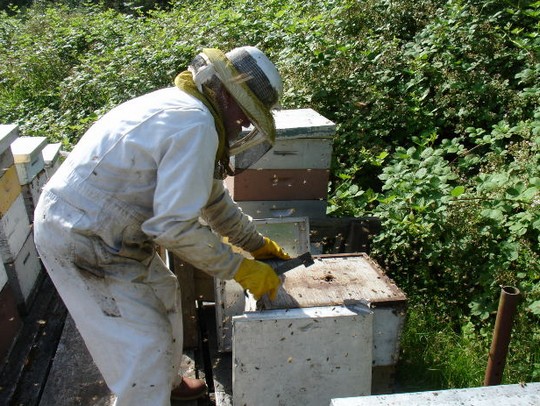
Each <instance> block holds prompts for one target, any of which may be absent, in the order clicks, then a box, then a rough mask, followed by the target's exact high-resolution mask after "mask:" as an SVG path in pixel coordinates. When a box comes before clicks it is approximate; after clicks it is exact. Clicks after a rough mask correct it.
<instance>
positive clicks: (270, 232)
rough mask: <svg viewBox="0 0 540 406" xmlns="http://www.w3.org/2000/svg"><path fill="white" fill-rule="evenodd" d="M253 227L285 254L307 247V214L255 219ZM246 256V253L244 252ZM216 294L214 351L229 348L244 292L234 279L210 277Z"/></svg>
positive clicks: (298, 252) (242, 303) (241, 306)
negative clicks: (234, 321) (279, 246)
mask: <svg viewBox="0 0 540 406" xmlns="http://www.w3.org/2000/svg"><path fill="white" fill-rule="evenodd" d="M254 222H255V225H256V227H257V230H258V231H259V232H260V233H262V234H263V235H265V236H267V237H269V238H271V239H272V240H274V241H276V242H278V243H279V244H280V245H281V247H282V248H283V249H284V250H285V251H286V252H288V253H289V255H292V256H297V255H300V254H303V253H305V252H308V251H309V220H308V218H307V217H294V218H287V219H272V218H270V219H256V220H254ZM243 254H244V255H245V256H247V257H250V255H249V254H248V253H246V252H243ZM214 288H215V297H216V330H217V344H218V351H220V352H228V351H231V350H232V317H233V316H236V315H239V314H242V313H243V312H244V308H245V296H244V290H243V289H242V287H241V286H240V285H239V284H238V283H237V282H235V281H234V280H229V281H227V280H221V279H217V278H215V279H214Z"/></svg>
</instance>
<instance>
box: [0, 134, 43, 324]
mask: <svg viewBox="0 0 540 406" xmlns="http://www.w3.org/2000/svg"><path fill="white" fill-rule="evenodd" d="M8 127H9V126H8ZM11 128H13V127H11ZM13 138H14V139H13V140H10V141H12V142H11V149H10V148H6V150H5V151H4V154H7V158H4V159H5V160H7V161H11V162H13V163H12V164H11V165H9V167H8V168H7V170H6V171H5V174H4V176H3V178H6V179H5V180H4V182H3V195H2V198H3V206H4V207H6V208H7V210H5V213H4V212H3V214H2V215H3V217H2V221H1V223H2V225H1V226H0V241H1V247H0V248H1V255H2V262H3V265H4V268H5V269H6V273H7V276H8V282H9V285H10V287H11V289H12V290H13V294H14V295H15V299H16V302H17V307H18V309H19V312H20V313H21V314H23V315H24V314H25V313H26V312H27V311H28V308H29V307H30V305H31V304H32V300H33V298H34V295H35V293H36V286H38V281H39V279H40V276H41V275H42V273H41V262H40V261H39V257H38V254H37V251H36V247H35V245H34V238H33V232H32V226H31V221H30V218H31V217H30V216H29V214H30V211H29V210H30V209H29V207H28V206H29V205H30V204H32V205H33V204H34V203H33V202H34V200H33V199H35V198H36V197H35V196H39V194H38V191H39V190H40V188H38V187H37V186H35V183H34V182H35V181H34V179H35V178H36V175H37V174H38V173H39V172H40V171H41V169H43V158H42V157H41V149H42V148H43V146H44V145H45V142H46V141H45V140H44V139H37V141H32V142H29V143H28V141H26V140H24V139H23V141H22V143H21V142H20V138H18V137H13ZM23 138H29V137H23ZM27 143H28V144H27ZM21 145H24V146H26V145H30V147H29V149H30V153H22V152H21V151H20V149H21ZM36 145H37V146H36ZM34 150H35V151H34ZM40 167H41V169H39V168H40ZM42 182H44V181H42ZM33 188H34V189H35V190H33ZM31 216H32V217H33V211H32V213H31Z"/></svg>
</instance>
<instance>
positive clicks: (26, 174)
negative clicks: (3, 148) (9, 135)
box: [11, 137, 47, 185]
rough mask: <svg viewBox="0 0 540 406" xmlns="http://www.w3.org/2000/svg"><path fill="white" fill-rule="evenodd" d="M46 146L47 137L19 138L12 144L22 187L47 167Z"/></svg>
mask: <svg viewBox="0 0 540 406" xmlns="http://www.w3.org/2000/svg"><path fill="white" fill-rule="evenodd" d="M46 144H47V138H46V137H19V138H17V139H16V140H15V141H14V142H13V143H12V144H11V152H12V153H13V158H14V160H15V166H16V167H17V174H18V176H19V182H20V184H21V185H26V184H27V183H30V182H31V181H32V179H34V177H35V176H36V175H37V174H38V173H39V172H40V171H42V170H43V168H44V167H45V161H44V160H43V154H42V150H43V148H44V147H45V145H46Z"/></svg>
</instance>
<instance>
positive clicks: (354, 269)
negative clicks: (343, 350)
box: [233, 254, 406, 404]
mask: <svg viewBox="0 0 540 406" xmlns="http://www.w3.org/2000/svg"><path fill="white" fill-rule="evenodd" d="M359 304H365V305H366V306H368V308H369V309H370V310H371V311H372V312H373V318H372V321H371V323H372V324H370V326H369V329H370V334H371V336H370V337H369V339H366V340H365V341H363V342H362V343H361V345H360V346H361V348H363V349H364V350H366V351H368V350H369V353H370V354H371V356H372V358H370V360H369V370H370V372H371V374H370V378H371V377H372V374H373V370H374V369H375V368H378V367H382V366H391V365H395V364H396V363H397V360H398V355H399V340H400V334H401V330H402V327H403V323H404V320H405V308H406V296H405V294H404V293H403V292H402V291H401V290H400V289H399V288H398V287H397V286H396V285H395V284H394V283H393V281H392V280H391V279H389V278H388V277H387V276H386V275H385V274H384V272H383V271H382V270H381V268H380V267H379V266H378V265H377V264H376V263H375V262H374V261H373V260H372V259H370V258H369V256H367V255H365V254H354V255H353V254H351V255H338V256H319V257H316V260H315V264H314V265H312V266H311V267H308V268H305V267H298V268H295V269H294V270H292V271H289V272H287V273H286V274H285V276H284V280H283V286H282V288H281V289H280V291H279V292H278V296H277V298H276V300H275V301H274V302H270V301H269V300H268V299H267V298H263V299H262V300H260V301H259V302H258V303H257V302H255V301H253V300H250V301H248V302H247V303H246V313H245V314H244V315H242V316H236V317H234V318H233V362H234V365H233V397H234V398H235V399H237V398H236V396H237V394H236V393H235V390H236V389H237V388H240V391H241V392H244V391H246V390H248V389H247V387H246V385H245V380H246V379H248V380H249V378H247V377H244V375H243V374H242V372H243V371H242V370H241V369H240V368H239V367H238V365H239V363H240V364H244V365H247V364H248V362H247V361H245V360H247V359H250V357H252V356H253V355H249V354H247V353H246V351H251V352H252V351H253V348H252V347H253V346H252V345H250V343H252V342H258V341H260V340H261V339H262V340H264V343H265V345H267V346H268V349H267V351H266V352H264V351H263V350H262V349H259V350H258V351H259V353H258V355H257V356H260V357H261V358H263V359H264V358H269V359H271V358H272V356H275V354H277V353H276V351H285V352H287V350H286V349H285V350H283V349H282V348H276V346H275V343H279V345H280V346H281V345H282V344H283V343H282V339H283V336H282V335H281V333H282V332H281V331H280V330H279V329H278V330H275V329H272V328H271V325H272V323H281V320H282V319H289V317H290V316H289V315H290V313H291V311H293V310H294V311H295V314H298V315H299V317H298V321H295V324H293V325H296V326H297V327H298V329H299V330H300V331H302V326H308V325H313V323H314V322H315V323H316V321H315V320H312V316H311V315H310V312H311V310H309V311H308V309H314V308H316V309H327V311H328V313H329V314H331V313H332V311H334V310H335V309H338V308H339V309H342V308H348V307H350V306H358V305H359ZM267 313H268V314H267ZM302 314H304V315H305V317H302ZM335 323H336V324H335V325H336V329H335V331H333V332H334V333H335V332H337V333H338V334H339V335H342V334H343V335H345V336H348V337H353V335H351V334H352V333H351V331H350V330H349V327H348V324H347V323H343V324H339V327H337V321H336V322H335ZM265 324H269V325H270V327H265V326H264V325H265ZM331 325H332V324H330V326H331ZM244 326H245V327H244ZM239 328H241V331H242V334H240V330H239ZM365 328H367V327H365ZM309 330H310V331H309V334H305V335H304V336H303V341H302V343H303V345H304V346H305V347H306V348H310V349H311V351H312V352H313V354H319V353H327V352H328V348H327V346H328V345H330V346H333V344H332V343H328V342H325V340H321V339H320V338H319V334H320V336H321V337H326V335H327V334H331V333H328V332H325V331H321V330H313V329H309ZM250 331H251V333H250ZM261 334H263V335H262V336H261ZM295 334H296V333H295ZM351 339H352V338H351ZM362 339H364V338H362ZM356 344H358V343H355V344H354V345H356ZM340 345H344V346H345V347H347V345H346V344H343V343H342V344H340ZM368 347H369V348H368ZM347 348H353V344H352V343H351V344H350V345H349V346H348V347H347ZM343 362H344V364H342V365H341V368H344V369H345V370H351V371H353V372H351V373H354V371H355V370H354V368H355V366H354V365H349V364H348V362H347V359H345V360H344V361H343ZM358 367H363V366H360V365H358ZM281 373H282V374H283V376H285V377H287V378H286V379H287V380H291V381H293V380H294V379H296V378H295V377H294V376H291V375H289V370H288V368H287V365H286V364H284V365H283V366H282V369H281ZM260 379H261V380H262V381H264V379H263V378H262V377H261V378H260ZM314 379H315V378H314ZM366 379H367V378H366ZM312 384H313V387H316V386H317V385H316V382H312ZM370 384H372V382H371V380H370ZM254 390H255V389H254ZM340 396H341V397H345V396H355V395H351V394H349V395H345V396H343V395H340ZM334 397H339V396H334ZM239 400H240V399H239ZM235 404H236V403H235ZM240 404H242V403H240ZM290 404H293V403H290ZM294 404H298V403H294ZM304 404H311V403H304ZM326 404H329V400H328V402H327V403H326Z"/></svg>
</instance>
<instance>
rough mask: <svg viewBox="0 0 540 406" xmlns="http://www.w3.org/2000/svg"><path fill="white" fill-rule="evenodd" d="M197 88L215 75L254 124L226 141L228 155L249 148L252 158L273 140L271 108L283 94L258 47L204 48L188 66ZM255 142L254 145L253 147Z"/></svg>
mask: <svg viewBox="0 0 540 406" xmlns="http://www.w3.org/2000/svg"><path fill="white" fill-rule="evenodd" d="M189 70H190V71H191V73H192V75H193V80H194V82H195V85H196V86H197V88H198V89H199V91H201V92H202V91H203V85H205V84H208V83H209V82H210V81H211V80H212V79H213V78H214V77H217V78H218V79H219V81H220V82H221V83H222V84H223V86H224V87H225V88H226V89H227V91H228V92H229V93H230V94H231V96H232V97H233V98H234V99H235V100H236V102H237V103H238V105H239V106H240V107H241V108H242V110H243V111H244V113H245V114H246V115H247V116H248V118H249V119H250V121H251V123H252V124H253V126H254V127H255V128H254V129H253V131H251V132H249V133H247V134H242V135H241V136H239V137H238V138H237V139H235V140H233V141H231V142H230V143H229V152H230V155H237V154H239V153H241V152H243V151H246V150H247V149H251V150H252V151H250V154H249V155H250V156H251V155H253V153H254V152H255V150H256V151H257V152H255V155H257V156H256V157H255V156H252V158H251V159H250V161H252V162H255V160H257V159H258V158H260V156H262V155H263V154H264V153H266V151H268V150H269V149H270V148H271V147H272V145H273V144H274V141H275V135H276V128H275V123H274V118H273V116H272V113H271V109H272V108H273V107H275V106H276V105H277V103H278V101H279V99H280V98H281V96H282V94H283V83H282V81H281V76H280V75H279V72H278V70H277V69H276V67H275V66H274V64H273V63H272V62H271V61H270V60H269V59H268V57H267V56H266V55H265V54H264V53H263V52H261V51H260V50H259V49H258V48H256V47H252V46H244V47H239V48H235V49H233V50H232V51H230V52H228V53H227V54H223V53H222V52H221V51H219V50H217V49H204V50H203V52H202V53H200V54H199V55H197V56H196V57H195V58H194V59H193V61H192V62H191V64H190V66H189ZM255 146H257V148H255V149H254V148H253V147H255Z"/></svg>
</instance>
